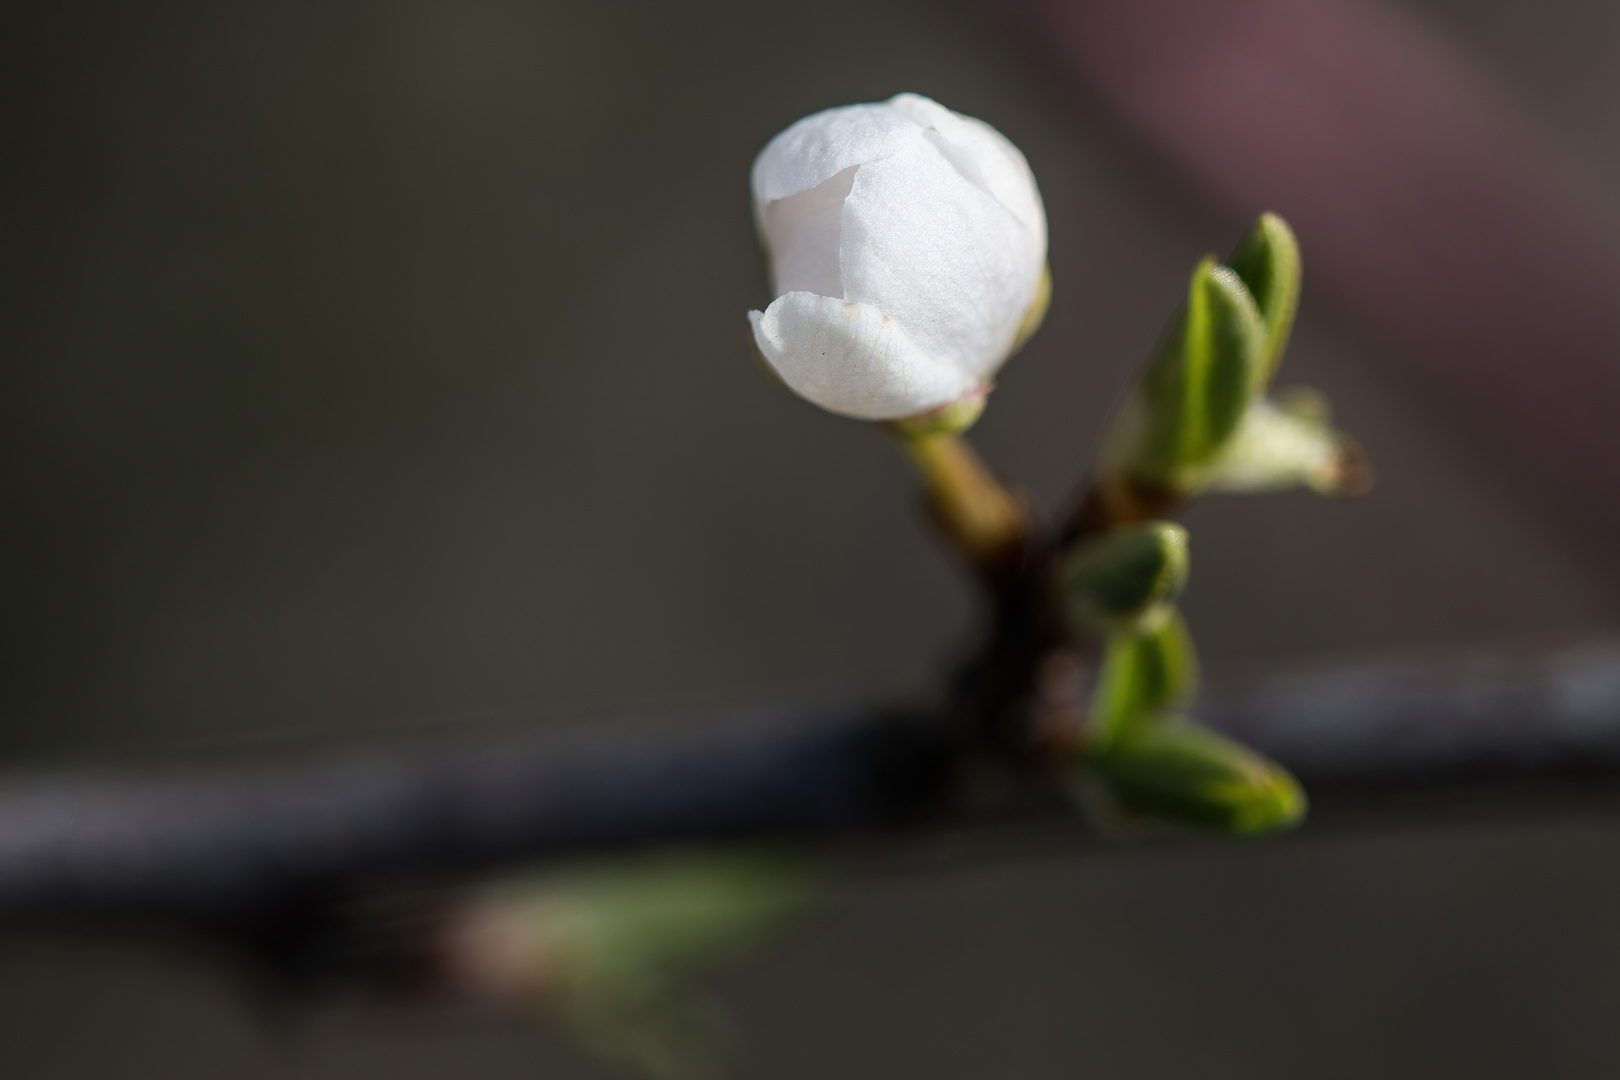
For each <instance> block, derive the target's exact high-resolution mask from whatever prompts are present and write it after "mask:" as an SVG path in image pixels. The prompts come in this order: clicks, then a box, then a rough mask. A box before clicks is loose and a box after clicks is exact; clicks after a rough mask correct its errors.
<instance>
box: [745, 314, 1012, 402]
mask: <svg viewBox="0 0 1620 1080" xmlns="http://www.w3.org/2000/svg"><path fill="white" fill-rule="evenodd" d="M748 321H749V323H750V324H752V326H753V328H754V343H755V344H756V345H757V346H758V347H759V351H760V355H761V356H763V357H764V358H765V361H766V363H768V364H770V365H771V367H772V368H773V369H774V370H775V371H776V373H777V374H778V375H779V376H781V378H782V381H783V382H785V383H787V385H788V386H789V387H790V388H791V389H792V390H793V391H794V392H795V393H797V394H799V395H800V396H801V397H804V398H807V399H808V400H810V401H812V402H814V403H815V404H817V405H820V406H821V407H822V408H824V409H826V410H828V411H829V412H835V413H838V414H839V415H841V416H848V417H852V418H854V419H857V420H898V419H901V418H903V417H908V416H915V415H917V414H918V413H923V412H927V411H929V410H930V409H937V408H940V407H941V406H944V405H949V404H950V403H951V402H953V401H956V400H958V399H960V398H962V397H963V396H965V395H967V394H970V393H972V392H973V391H975V390H976V389H977V388H978V387H979V386H980V385H981V380H980V379H979V378H978V377H977V376H976V375H974V374H973V373H972V372H970V371H968V370H966V369H964V368H963V367H961V366H960V365H958V364H957V363H955V362H953V361H951V360H941V359H938V358H936V357H933V356H930V355H929V354H927V353H925V352H923V351H922V350H921V349H920V348H918V347H917V345H916V344H915V343H914V342H913V341H912V340H911V339H910V338H909V337H908V336H907V335H906V332H905V331H904V330H903V329H902V328H901V327H900V325H899V324H898V323H896V322H895V321H894V320H893V319H891V318H889V316H887V315H885V314H884V313H883V312H882V311H880V310H878V309H877V308H876V307H873V306H872V305H870V304H861V303H857V302H855V301H850V300H840V299H839V298H838V297H836V296H818V295H816V294H815V293H809V292H790V293H784V294H783V295H781V296H779V297H777V298H776V299H775V300H774V301H772V302H771V304H770V306H769V307H767V308H766V309H765V310H764V311H762V312H761V311H750V312H749V313H748Z"/></svg>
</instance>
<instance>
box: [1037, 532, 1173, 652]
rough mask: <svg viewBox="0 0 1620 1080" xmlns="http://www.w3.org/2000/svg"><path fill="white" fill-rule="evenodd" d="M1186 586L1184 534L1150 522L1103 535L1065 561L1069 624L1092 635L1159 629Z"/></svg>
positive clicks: (1080, 548)
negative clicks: (1157, 627)
mask: <svg viewBox="0 0 1620 1080" xmlns="http://www.w3.org/2000/svg"><path fill="white" fill-rule="evenodd" d="M1186 583H1187V530H1186V529H1183V528H1182V527H1181V526H1179V525H1175V524H1172V523H1170V522H1167V521H1150V522H1148V523H1146V524H1144V525H1134V526H1130V527H1127V528H1123V529H1117V530H1115V531H1114V532H1111V533H1107V534H1105V535H1103V536H1100V537H1098V538H1096V539H1094V540H1091V541H1089V542H1087V543H1085V544H1082V545H1081V546H1080V547H1079V548H1078V549H1077V550H1075V551H1074V552H1073V553H1071V554H1070V555H1069V556H1068V558H1067V559H1065V560H1064V563H1063V568H1062V585H1063V595H1064V599H1065V602H1066V606H1067V610H1068V615H1069V618H1070V620H1071V622H1072V623H1073V624H1074V625H1075V626H1076V627H1079V628H1081V629H1084V630H1088V631H1090V632H1092V633H1131V632H1142V631H1146V630H1150V629H1152V628H1154V627H1156V626H1159V625H1161V624H1162V623H1163V622H1164V621H1165V619H1167V618H1168V617H1169V615H1170V605H1171V604H1173V603H1174V602H1175V599H1176V597H1177V596H1179V595H1181V590H1182V588H1183V587H1184V586H1185V585H1186Z"/></svg>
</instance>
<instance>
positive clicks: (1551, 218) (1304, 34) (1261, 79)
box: [1025, 0, 1620, 536]
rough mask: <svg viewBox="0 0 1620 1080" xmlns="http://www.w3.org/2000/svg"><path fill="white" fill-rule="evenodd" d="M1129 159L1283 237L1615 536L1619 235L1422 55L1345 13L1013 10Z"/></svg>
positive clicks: (1487, 99)
mask: <svg viewBox="0 0 1620 1080" xmlns="http://www.w3.org/2000/svg"><path fill="white" fill-rule="evenodd" d="M1025 7H1026V9H1027V14H1028V15H1029V16H1030V17H1031V18H1032V19H1033V22H1034V25H1035V29H1037V30H1038V31H1039V37H1040V39H1041V40H1042V41H1044V42H1046V43H1047V45H1048V46H1049V47H1051V48H1053V49H1055V50H1056V51H1057V53H1058V56H1059V58H1060V59H1061V61H1062V62H1063V64H1064V66H1065V67H1066V68H1067V69H1069V70H1070V71H1072V72H1073V73H1074V74H1075V75H1078V76H1080V77H1081V78H1083V80H1084V81H1085V82H1086V83H1087V84H1089V86H1090V87H1091V88H1092V89H1093V90H1095V91H1096V92H1098V93H1099V94H1100V95H1101V96H1102V98H1103V99H1104V100H1105V101H1107V102H1108V103H1109V105H1110V106H1111V107H1112V108H1113V109H1114V110H1115V111H1117V112H1118V113H1119V114H1120V115H1121V116H1122V117H1123V118H1124V120H1125V121H1126V122H1127V124H1128V125H1129V126H1130V127H1131V128H1132V129H1133V130H1134V131H1135V132H1136V133H1137V134H1138V135H1139V136H1140V137H1142V138H1143V139H1144V140H1146V141H1147V142H1148V143H1149V144H1150V145H1152V146H1153V147H1154V148H1155V149H1156V150H1157V151H1158V152H1160V153H1161V154H1163V155H1164V156H1165V157H1166V158H1168V159H1169V160H1170V162H1171V163H1172V164H1173V165H1176V166H1178V167H1180V168H1182V169H1184V170H1186V171H1188V172H1189V173H1190V174H1191V175H1192V177H1193V178H1194V179H1195V180H1199V181H1203V182H1204V184H1205V186H1206V187H1207V188H1208V189H1209V190H1211V192H1212V194H1214V195H1215V196H1217V198H1218V199H1220V200H1223V201H1224V202H1225V203H1226V204H1227V205H1228V206H1229V207H1231V208H1234V209H1236V210H1239V211H1241V212H1242V213H1244V214H1246V215H1247V214H1252V213H1255V212H1257V211H1259V210H1262V209H1271V210H1275V211H1277V212H1279V213H1281V214H1282V215H1283V216H1285V217H1286V218H1288V219H1289V220H1290V221H1291V222H1292V223H1293V224H1294V226H1295V228H1296V229H1297V231H1298V233H1299V235H1300V238H1301V241H1302V243H1303V245H1304V249H1305V256H1306V273H1307V283H1308V285H1307V287H1308V288H1310V289H1311V290H1312V292H1314V294H1315V295H1316V296H1318V297H1326V298H1328V299H1329V300H1330V302H1331V303H1332V304H1333V306H1334V307H1335V308H1337V309H1338V310H1339V312H1340V313H1341V314H1343V315H1345V316H1347V317H1349V318H1350V319H1352V320H1353V321H1354V323H1355V325H1356V326H1357V327H1358V328H1361V329H1364V330H1366V331H1368V333H1369V337H1370V339H1371V340H1373V341H1375V342H1378V343H1380V344H1381V345H1383V346H1385V347H1390V348H1393V349H1394V350H1395V351H1396V353H1397V354H1398V357H1399V361H1400V362H1401V363H1403V364H1407V365H1411V366H1412V367H1413V369H1414V370H1415V372H1416V374H1418V375H1419V376H1420V377H1421V378H1422V380H1423V381H1424V382H1425V383H1426V385H1427V388H1428V389H1429V391H1430V392H1431V393H1433V394H1436V395H1439V396H1441V397H1442V399H1443V400H1444V401H1446V402H1447V403H1448V404H1450V403H1455V405H1456V406H1457V407H1458V409H1459V412H1460V413H1461V414H1462V415H1463V417H1464V418H1465V419H1466V420H1468V421H1470V422H1471V423H1472V424H1473V425H1474V427H1475V428H1476V430H1480V429H1483V434H1484V436H1485V442H1486V443H1487V444H1488V445H1489V446H1490V447H1491V448H1492V450H1493V451H1494V452H1496V453H1498V455H1499V460H1500V462H1501V463H1503V464H1505V465H1507V467H1509V468H1510V469H1512V468H1514V464H1513V463H1518V465H1520V466H1522V468H1518V469H1517V470H1516V471H1517V473H1518V476H1517V478H1518V479H1520V480H1521V481H1523V480H1526V479H1528V480H1529V481H1530V482H1532V483H1533V484H1534V485H1536V486H1537V487H1538V488H1540V489H1541V490H1543V491H1547V492H1549V493H1553V494H1556V495H1558V496H1562V499H1561V501H1562V503H1563V506H1564V507H1565V508H1566V509H1574V510H1575V511H1576V512H1577V513H1578V514H1579V515H1580V517H1581V518H1582V519H1584V522H1585V523H1586V524H1590V525H1597V526H1600V527H1602V528H1604V529H1607V530H1610V532H1609V535H1610V536H1620V491H1614V493H1613V494H1612V495H1611V494H1610V492H1611V490H1613V489H1614V488H1615V487H1616V486H1617V482H1620V260H1617V256H1616V252H1617V251H1620V218H1617V215H1616V212H1615V207H1614V205H1613V202H1612V201H1611V200H1610V199H1609V198H1607V197H1606V196H1605V195H1604V194H1603V193H1602V192H1600V191H1599V189H1598V188H1597V187H1596V185H1595V184H1593V183H1592V182H1591V181H1590V180H1589V179H1588V178H1587V177H1586V176H1585V175H1584V174H1583V172H1582V170H1581V168H1580V167H1579V165H1578V163H1576V162H1575V161H1574V160H1573V158H1572V156H1571V155H1570V154H1569V153H1568V152H1567V151H1566V150H1564V149H1563V148H1562V147H1560V146H1559V145H1558V144H1557V143H1556V141H1555V140H1554V139H1553V138H1551V137H1550V136H1549V135H1548V134H1547V133H1546V132H1544V131H1542V130H1541V129H1539V128H1538V127H1537V125H1536V124H1535V122H1534V120H1533V118H1532V117H1531V116H1530V115H1529V114H1528V113H1527V112H1526V111H1525V110H1524V109H1522V108H1521V107H1519V106H1518V105H1517V104H1516V103H1515V102H1514V101H1513V100H1512V98H1511V97H1510V95H1508V94H1507V93H1506V91H1504V90H1503V89H1502V88H1500V87H1499V86H1497V85H1495V84H1493V83H1492V82H1491V80H1490V79H1489V78H1488V77H1487V76H1485V75H1484V74H1483V73H1482V72H1481V71H1479V70H1477V69H1476V68H1475V67H1474V66H1473V65H1472V64H1471V63H1470V62H1469V61H1468V59H1467V58H1466V57H1465V56H1463V55H1462V54H1461V53H1460V52H1459V51H1458V50H1456V49H1455V48H1453V47H1451V46H1450V45H1449V44H1448V43H1447V42H1446V41H1445V40H1443V39H1442V38H1441V37H1440V36H1439V35H1437V34H1436V33H1434V32H1433V31H1431V30H1429V29H1428V28H1427V27H1425V26H1424V25H1422V24H1421V23H1419V22H1417V21H1416V20H1415V19H1413V18H1412V17H1411V16H1409V15H1407V14H1405V13H1404V12H1402V11H1399V10H1397V9H1394V8H1391V7H1388V6H1384V5H1379V4H1376V3H1358V2H1354V0H1219V2H1211V0H1025Z"/></svg>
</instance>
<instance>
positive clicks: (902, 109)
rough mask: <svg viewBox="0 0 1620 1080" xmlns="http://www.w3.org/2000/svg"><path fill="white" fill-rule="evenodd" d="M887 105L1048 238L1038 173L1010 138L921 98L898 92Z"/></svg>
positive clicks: (972, 179)
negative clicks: (906, 118) (1032, 170)
mask: <svg viewBox="0 0 1620 1080" xmlns="http://www.w3.org/2000/svg"><path fill="white" fill-rule="evenodd" d="M888 104H889V106H890V107H891V108H893V109H895V110H896V111H897V112H899V113H902V114H903V115H905V116H908V117H910V118H911V119H912V120H914V121H916V122H917V123H918V124H920V125H922V127H923V128H924V129H925V130H924V133H923V134H924V137H925V138H927V139H928V140H929V141H930V142H932V143H933V144H934V145H935V146H936V147H938V148H939V150H940V152H941V153H942V154H944V155H945V157H946V159H947V160H949V161H950V162H951V164H952V165H953V166H955V167H956V169H957V171H959V172H960V173H961V174H962V175H963V177H965V178H966V179H967V180H968V181H969V182H970V183H972V184H973V185H974V186H976V187H978V188H981V189H983V190H984V191H987V192H989V193H990V195H991V196H992V197H993V198H994V199H995V200H996V201H997V202H999V203H1000V204H1001V205H1002V206H1004V207H1006V208H1007V210H1008V212H1009V213H1011V214H1012V216H1013V217H1015V218H1017V219H1018V220H1019V221H1020V222H1021V223H1022V224H1023V225H1024V226H1025V227H1026V228H1028V229H1032V230H1034V231H1036V232H1039V233H1040V234H1041V235H1042V236H1044V235H1045V234H1046V209H1045V207H1044V206H1043V205H1042V204H1041V193H1040V189H1039V188H1037V187H1036V186H1035V174H1034V173H1033V172H1031V171H1030V168H1029V162H1028V161H1026V160H1025V159H1024V155H1023V154H1022V153H1021V152H1020V151H1019V149H1018V147H1016V146H1014V145H1013V144H1012V142H1011V140H1009V139H1008V138H1007V136H1005V135H1003V134H1002V133H1001V132H999V131H997V130H996V129H995V128H993V127H991V126H990V125H989V124H987V123H985V122H984V121H983V120H978V119H975V118H974V117H971V116H963V115H962V114H961V113H957V112H952V111H951V110H950V109H947V108H946V107H945V106H943V105H941V104H940V103H939V102H937V101H933V100H931V99H929V98H925V97H923V96H922V95H921V94H896V95H895V96H894V97H892V98H890V99H889V101H888ZM1042 259H1043V261H1044V259H1045V252H1044V251H1043V252H1042Z"/></svg>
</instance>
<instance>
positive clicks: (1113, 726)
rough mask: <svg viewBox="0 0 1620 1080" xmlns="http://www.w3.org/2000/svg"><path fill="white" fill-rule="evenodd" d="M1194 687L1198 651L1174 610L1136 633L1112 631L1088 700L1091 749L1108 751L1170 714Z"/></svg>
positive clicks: (1182, 704) (1186, 701)
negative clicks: (1139, 728) (1153, 719)
mask: <svg viewBox="0 0 1620 1080" xmlns="http://www.w3.org/2000/svg"><path fill="white" fill-rule="evenodd" d="M1197 688H1198V654H1197V653H1196V652H1195V651H1194V649H1193V643H1192V636H1191V635H1190V634H1188V633H1187V626H1186V624H1185V623H1184V622H1182V620H1181V616H1180V615H1179V614H1178V613H1177V612H1176V610H1175V609H1174V608H1170V609H1169V610H1168V611H1167V612H1166V614H1165V617H1164V619H1163V621H1162V622H1161V623H1160V624H1159V625H1158V626H1155V627H1153V628H1152V629H1150V630H1147V631H1146V632H1143V633H1137V634H1115V635H1114V636H1112V637H1110V638H1109V639H1108V641H1107V643H1106V644H1105V645H1104V646H1103V659H1102V666H1101V668H1100V670H1099V672H1098V675H1097V688H1096V690H1095V691H1094V692H1093V694H1092V701H1091V724H1090V731H1091V747H1092V749H1093V751H1094V752H1095V751H1100V750H1104V749H1106V748H1107V747H1108V746H1109V745H1110V744H1111V743H1113V742H1114V741H1115V740H1116V739H1118V738H1120V737H1121V736H1122V735H1124V734H1125V733H1126V732H1129V731H1131V730H1133V729H1134V728H1136V727H1137V726H1139V725H1141V724H1143V723H1147V722H1149V719H1150V718H1151V717H1153V716H1155V715H1162V714H1164V713H1167V712H1174V711H1176V710H1177V709H1180V708H1182V707H1184V706H1185V705H1186V704H1187V703H1188V702H1189V701H1191V700H1192V696H1193V693H1194V692H1195V691H1196V690H1197Z"/></svg>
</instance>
